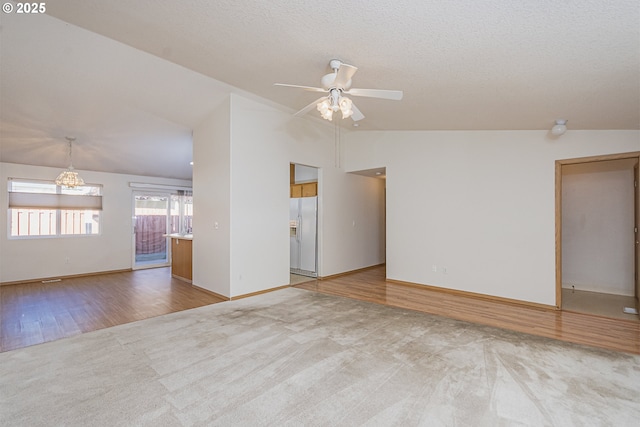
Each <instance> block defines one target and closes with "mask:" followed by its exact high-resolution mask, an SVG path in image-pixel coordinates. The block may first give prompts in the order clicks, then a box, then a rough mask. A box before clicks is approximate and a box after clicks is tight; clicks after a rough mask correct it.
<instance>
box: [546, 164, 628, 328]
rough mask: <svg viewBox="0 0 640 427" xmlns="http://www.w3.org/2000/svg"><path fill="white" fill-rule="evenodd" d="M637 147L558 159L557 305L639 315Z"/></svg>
mask: <svg viewBox="0 0 640 427" xmlns="http://www.w3.org/2000/svg"><path fill="white" fill-rule="evenodd" d="M639 162H640V156H639V153H624V154H617V155H607V156H597V157H590V158H580V159H568V160H559V161H557V162H556V305H557V307H558V308H559V309H562V310H567V311H577V312H583V313H587V314H593V315H600V316H605V317H612V318H619V319H627V320H634V321H638V315H637V312H635V311H636V310H637V309H638V287H639V286H638V278H637V273H638V271H637V270H638V268H637V264H638V256H639V254H638V247H637V246H638V245H637V243H636V242H637V241H638V235H637V226H638V225H637V217H638V215H637V214H636V211H637V208H638V187H637V184H636V183H637V179H635V178H634V167H636V166H637V165H638V163H639Z"/></svg>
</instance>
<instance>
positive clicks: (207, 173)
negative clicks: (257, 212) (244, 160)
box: [192, 99, 231, 296]
mask: <svg viewBox="0 0 640 427" xmlns="http://www.w3.org/2000/svg"><path fill="white" fill-rule="evenodd" d="M230 102H231V100H230V99H227V100H226V101H225V102H224V103H223V104H221V105H220V106H218V107H217V108H216V109H215V110H214V111H213V112H212V113H211V115H210V116H209V117H208V118H206V119H205V120H204V121H203V122H202V123H200V124H199V125H198V126H196V128H195V129H194V131H193V159H194V161H193V229H194V239H193V281H192V282H193V284H194V285H196V286H199V287H201V288H204V289H208V290H210V291H212V292H215V293H217V294H219V295H224V296H229V295H231V288H230V286H231V284H230V277H231V270H230V269H231V264H230V251H229V247H230V244H231V208H230V203H231V145H230V141H231V129H230V117H231V107H230ZM216 223H217V228H216Z"/></svg>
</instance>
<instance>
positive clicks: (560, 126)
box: [551, 119, 567, 136]
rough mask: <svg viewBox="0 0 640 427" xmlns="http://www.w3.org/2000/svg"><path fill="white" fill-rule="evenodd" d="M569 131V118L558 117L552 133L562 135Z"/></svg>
mask: <svg viewBox="0 0 640 427" xmlns="http://www.w3.org/2000/svg"><path fill="white" fill-rule="evenodd" d="M566 131H567V120H564V119H558V120H556V124H555V125H554V126H553V127H552V128H551V133H552V134H554V135H555V136H560V135H562V134H563V133H565V132H566Z"/></svg>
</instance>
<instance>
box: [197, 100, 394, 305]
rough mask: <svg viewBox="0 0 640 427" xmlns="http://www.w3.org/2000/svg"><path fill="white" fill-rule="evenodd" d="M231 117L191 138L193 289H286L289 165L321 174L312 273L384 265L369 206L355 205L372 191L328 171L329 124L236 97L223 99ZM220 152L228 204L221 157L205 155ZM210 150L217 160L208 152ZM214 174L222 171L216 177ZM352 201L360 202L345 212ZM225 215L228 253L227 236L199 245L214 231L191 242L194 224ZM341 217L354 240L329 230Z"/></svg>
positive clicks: (220, 116)
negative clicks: (315, 261) (316, 258)
mask: <svg viewBox="0 0 640 427" xmlns="http://www.w3.org/2000/svg"><path fill="white" fill-rule="evenodd" d="M229 108H230V113H229V115H228V116H227V113H226V112H224V111H222V112H221V111H217V112H214V114H213V115H212V117H210V118H209V119H207V120H205V121H204V122H203V123H202V124H201V125H200V126H198V127H197V128H196V131H195V132H194V162H195V165H194V183H193V186H194V209H196V211H195V212H194V273H193V274H194V284H196V285H198V286H202V287H205V288H207V289H210V290H213V291H214V292H217V293H220V294H222V295H225V296H230V297H235V296H239V295H246V294H249V293H253V292H258V291H262V290H265V289H270V288H274V287H278V286H283V285H287V284H289V178H290V177H289V164H290V163H297V164H304V165H309V166H313V167H317V168H319V183H318V186H319V197H318V204H319V222H320V224H319V230H320V235H319V236H318V246H319V273H320V274H321V275H322V274H325V275H326V274H335V273H340V272H344V271H346V270H350V269H357V268H362V267H366V266H369V265H375V264H378V263H380V262H383V261H384V257H383V255H381V253H380V252H381V251H380V249H379V247H378V246H376V244H375V243H377V237H374V238H372V237H371V235H373V236H379V234H380V232H379V231H378V230H379V224H378V223H377V222H376V221H377V218H378V217H379V214H378V213H376V211H375V210H374V211H373V212H371V213H370V212H369V211H368V210H367V209H368V205H366V204H364V205H363V204H361V203H360V202H359V200H360V201H362V200H364V199H365V197H364V195H367V194H369V193H372V192H375V191H374V190H375V188H376V185H375V184H371V182H369V181H368V180H366V179H363V178H362V177H358V176H353V175H349V174H346V173H344V172H343V171H342V170H340V169H336V168H335V166H334V162H335V152H334V149H335V142H334V135H335V130H334V128H333V126H332V125H330V124H326V123H323V122H321V121H319V120H313V119H306V118H294V117H292V114H291V112H289V111H284V110H280V109H278V108H276V107H273V106H271V105H267V104H266V103H262V102H259V101H256V100H253V99H248V98H245V97H242V96H239V95H231V100H230V103H229ZM226 129H228V131H227V130H226ZM227 132H228V136H229V139H228V141H227V139H226V138H227ZM227 143H228V146H229V147H230V148H229V155H230V163H229V165H230V166H229V169H228V175H229V177H230V179H229V188H230V193H229V196H228V198H227V196H226V193H225V192H224V191H226V190H220V189H219V188H220V187H222V188H225V187H226V185H227V183H226V179H227V178H226V177H227V169H225V167H226V166H225V165H223V164H219V163H217V160H215V161H214V158H216V157H218V156H219V158H220V159H219V160H220V161H221V162H222V161H223V160H222V159H223V158H225V156H226V152H225V151H224V149H223V148H222V147H219V148H211V147H210V146H209V147H208V148H207V145H208V144H209V145H210V144H214V146H216V147H217V146H218V144H222V145H224V144H227ZM218 149H219V150H220V151H219V152H220V153H223V154H220V155H218V154H215V153H214V152H213V151H211V150H218ZM201 163H203V164H202V165H201ZM201 168H205V169H204V170H201ZM216 168H221V170H220V171H217V172H216V171H214V170H213V169H216ZM208 187H212V188H214V189H215V188H218V190H207V188H208ZM218 192H220V193H219V194H218ZM353 194H362V195H363V197H361V198H359V197H355V198H354V199H353V200H351V201H349V202H348V203H343V201H344V200H348V199H349V198H350V197H353ZM202 197H207V198H209V200H208V201H207V202H206V203H207V206H208V207H207V208H206V210H207V211H206V212H202V211H200V210H199V208H197V206H198V204H201V205H200V206H201V207H202V208H204V205H202V203H203V202H202V200H200V199H201V198H202ZM338 204H340V205H338ZM209 210H210V211H211V212H213V214H211V213H210V212H209ZM226 212H228V215H229V220H228V222H227V220H226V219H221V220H220V221H219V223H220V225H219V227H220V228H219V230H222V228H223V227H224V226H226V224H227V223H228V224H229V227H230V229H229V245H228V246H226V247H225V244H224V243H223V242H225V241H226V235H224V236H222V239H220V243H219V244H218V243H215V244H213V243H211V242H210V243H207V244H203V240H208V239H216V238H217V237H216V233H215V232H209V233H207V235H206V236H204V235H200V234H199V233H202V228H203V226H202V225H201V224H202V223H201V221H204V219H202V218H203V217H204V216H205V215H206V216H207V218H208V220H209V221H211V220H216V219H217V218H218V217H219V218H224V216H225V215H227V213H226ZM369 215H371V217H369ZM198 216H199V217H200V219H197V217H198ZM342 218H349V219H350V221H351V219H356V220H357V226H356V227H355V230H354V231H353V232H351V233H348V234H346V235H345V234H343V230H342V229H340V228H339V227H334V224H336V223H338V222H339V221H341V219H342ZM323 222H326V223H327V224H328V225H325V224H323ZM223 223H224V225H223ZM198 242H199V243H198ZM372 242H374V243H372ZM354 254H355V255H354ZM226 260H228V262H229V264H228V265H229V270H228V271H229V284H228V288H227V287H226V286H225V285H223V283H222V281H223V280H224V274H220V273H218V272H216V271H215V270H216V269H217V268H219V269H221V270H224V269H225V268H226V267H224V266H222V267H218V266H217V263H218V262H223V263H224V262H227V261H226ZM345 260H347V262H345ZM325 272H327V273H325ZM225 274H226V273H225ZM210 277H215V279H214V280H213V281H212V280H211V279H210ZM216 281H218V282H217V284H216Z"/></svg>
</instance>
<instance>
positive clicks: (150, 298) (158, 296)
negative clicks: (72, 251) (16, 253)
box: [0, 268, 222, 352]
mask: <svg viewBox="0 0 640 427" xmlns="http://www.w3.org/2000/svg"><path fill="white" fill-rule="evenodd" d="M220 301H222V300H221V299H219V298H216V297H215V296H213V295H210V294H208V293H206V292H203V291H201V290H199V289H197V288H194V287H192V286H191V285H190V284H188V283H185V282H182V281H180V280H177V279H173V278H172V277H171V272H170V270H169V268H154V269H148V270H136V271H132V272H123V273H113V274H104V275H98V276H88V277H78V278H72V279H64V280H63V281H62V282H54V283H48V284H43V283H39V282H38V283H26V284H20V285H10V286H0V352H2V351H9V350H14V349H17V348H22V347H27V346H30V345H34V344H40V343H43V342H47V341H54V340H57V339H60V338H65V337H69V336H73V335H77V334H81V333H85V332H90V331H95V330H98V329H103V328H108V327H110V326H116V325H121V324H124V323H130V322H134V321H136V320H142V319H147V318H150V317H155V316H160V315H162V314H167V313H173V312H177V311H182V310H187V309H190V308H196V307H201V306H203V305H208V304H213V303H217V302H220Z"/></svg>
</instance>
